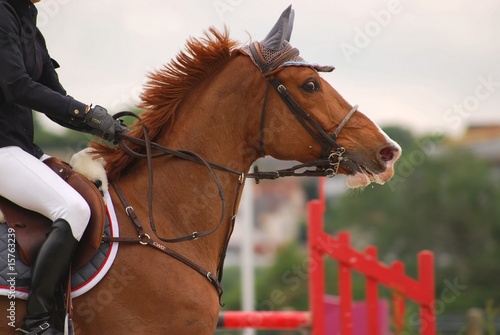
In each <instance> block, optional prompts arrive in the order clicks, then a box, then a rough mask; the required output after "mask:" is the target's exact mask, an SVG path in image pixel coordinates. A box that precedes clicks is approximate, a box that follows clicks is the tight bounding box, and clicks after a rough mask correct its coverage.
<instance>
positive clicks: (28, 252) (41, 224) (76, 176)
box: [0, 157, 106, 270]
mask: <svg viewBox="0 0 500 335" xmlns="http://www.w3.org/2000/svg"><path fill="white" fill-rule="evenodd" d="M44 163H45V164H47V166H49V167H50V168H51V169H52V170H53V171H54V172H55V173H56V174H57V175H59V176H60V177H61V178H62V179H63V180H65V181H66V182H67V183H68V184H69V185H70V186H72V187H73V188H74V189H75V190H76V191H78V192H79V193H80V194H81V195H82V197H83V198H84V199H85V200H86V201H87V203H88V205H89V207H90V209H91V217H90V221H89V224H88V225H87V228H86V230H85V233H84V234H83V236H82V238H81V240H80V242H79V243H78V246H77V249H76V251H75V255H74V256H73V260H72V270H77V269H78V268H79V267H81V266H82V265H84V264H85V263H87V262H88V261H89V260H90V259H91V258H92V257H93V256H94V255H95V253H96V252H97V250H98V248H99V245H100V244H101V239H102V236H103V233H104V224H105V222H106V212H105V211H106V210H105V204H104V200H103V198H102V195H101V193H100V192H99V190H98V189H97V187H96V186H95V185H94V184H93V183H92V182H91V181H90V180H89V179H87V178H86V177H84V176H83V175H81V174H80V173H78V172H76V171H73V169H72V168H71V166H70V165H69V164H67V163H65V162H64V161H62V160H60V159H58V158H55V157H51V158H48V159H46V160H45V161H44ZM28 192H29V190H28ZM0 210H1V211H2V213H3V214H4V217H5V220H6V221H7V225H8V226H9V227H10V228H13V229H14V230H15V235H16V242H17V246H18V250H19V255H20V257H21V260H22V261H23V262H24V263H25V264H27V265H30V266H31V265H33V263H34V261H35V259H36V255H37V254H38V251H39V249H40V247H41V245H42V244H43V242H44V241H45V238H46V236H47V234H48V233H49V231H50V229H51V226H52V221H51V220H50V219H48V218H47V217H45V216H43V215H41V214H39V213H36V212H33V211H30V210H28V209H25V208H23V207H20V206H18V205H16V204H14V203H13V202H11V201H9V200H7V199H5V198H3V197H1V196H0Z"/></svg>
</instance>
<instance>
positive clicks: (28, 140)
mask: <svg viewBox="0 0 500 335" xmlns="http://www.w3.org/2000/svg"><path fill="white" fill-rule="evenodd" d="M36 15H37V10H36V8H35V6H34V5H33V4H32V3H31V1H30V0H0V148H2V147H6V146H18V147H20V148H22V149H23V150H25V151H26V152H28V153H30V154H32V155H34V156H36V157H40V156H41V155H42V154H43V152H42V151H41V149H40V148H39V147H38V146H36V145H35V144H34V143H33V113H32V110H36V111H38V112H41V113H44V114H46V115H47V116H48V117H50V118H51V119H52V120H53V121H55V122H57V123H59V124H61V125H63V126H65V127H68V128H72V129H80V128H81V127H82V122H83V118H84V116H85V110H86V105H85V104H83V103H81V102H79V101H77V100H75V99H73V98H72V97H70V96H67V95H66V91H65V90H64V88H63V87H62V85H61V84H60V83H59V78H58V76H57V73H56V71H55V68H56V67H57V63H56V62H55V61H53V60H52V59H51V58H50V56H49V53H48V51H47V47H46V45H45V40H44V38H43V36H42V33H41V32H40V31H39V30H38V28H37V27H36ZM0 164H1V163H0Z"/></svg>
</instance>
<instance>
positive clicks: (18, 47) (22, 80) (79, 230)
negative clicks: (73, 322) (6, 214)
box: [0, 0, 125, 335]
mask: <svg viewBox="0 0 500 335" xmlns="http://www.w3.org/2000/svg"><path fill="white" fill-rule="evenodd" d="M38 1H40V0H31V1H30V0H0V162H1V164H0V195H1V196H3V197H4V198H7V199H9V200H11V201H12V202H14V203H16V204H18V205H20V206H22V207H25V208H28V209H30V210H32V211H35V212H38V213H40V214H43V215H45V216H46V217H48V218H50V219H51V220H52V221H53V222H54V223H53V225H52V229H51V231H50V232H49V234H48V236H47V239H46V240H45V242H44V243H43V245H42V246H41V248H40V252H39V254H38V257H37V259H36V261H35V263H34V264H33V267H32V277H31V290H30V293H29V296H28V301H27V311H26V312H27V313H26V316H25V318H24V326H23V329H22V330H21V332H22V333H24V334H31V335H36V334H42V333H43V335H58V334H63V333H62V332H60V331H58V330H57V329H55V328H54V326H53V325H52V324H51V323H50V315H51V313H52V312H53V311H54V308H55V303H54V291H55V289H56V287H57V286H58V285H59V283H60V281H61V280H62V277H64V275H65V274H66V273H67V271H68V269H69V261H70V259H71V257H72V254H73V251H74V249H75V247H76V244H77V242H78V241H79V240H80V238H81V237H82V235H83V232H84V230H85V227H86V226H87V223H88V221H89V218H90V209H89V207H88V205H87V204H86V202H85V200H84V199H83V198H82V197H81V196H80V195H79V194H78V193H77V192H76V191H75V190H74V189H73V188H71V187H70V186H68V184H66V182H64V181H63V180H62V179H61V178H60V177H58V176H57V175H56V174H55V173H54V172H53V171H52V170H51V169H50V168H48V167H47V166H46V165H45V164H44V163H43V162H42V161H43V160H44V159H46V158H47V157H48V156H47V155H44V154H43V152H42V150H41V149H40V148H39V147H38V146H37V145H35V144H34V143H33V115H32V110H36V111H38V112H41V113H44V114H46V115H47V116H48V117H49V118H51V119H52V120H53V121H55V122H57V123H59V124H61V125H63V126H65V127H68V128H71V129H75V130H79V131H84V132H88V133H92V134H94V135H98V136H100V137H102V138H104V139H106V140H109V141H112V140H113V139H114V137H115V134H116V133H117V132H122V131H124V130H125V129H124V128H123V127H122V126H121V124H120V123H119V122H118V121H115V120H114V119H113V118H112V117H111V116H110V115H109V114H108V113H107V111H106V110H105V109H104V108H102V107H99V106H96V107H95V108H91V107H89V106H88V105H86V104H84V103H81V102H79V101H77V100H75V99H73V98H72V97H70V96H68V95H66V91H65V90H64V88H63V87H62V86H61V84H60V83H59V79H58V76H57V74H56V72H55V68H57V67H58V64H57V63H56V62H55V61H54V60H52V59H51V58H50V56H49V54H48V51H47V48H46V46H45V40H44V38H43V36H42V34H41V32H40V31H39V30H38V28H37V27H36V16H37V10H36V8H35V6H34V5H33V4H34V3H36V2H38Z"/></svg>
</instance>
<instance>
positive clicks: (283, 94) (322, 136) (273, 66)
mask: <svg viewBox="0 0 500 335" xmlns="http://www.w3.org/2000/svg"><path fill="white" fill-rule="evenodd" d="M248 51H249V52H250V54H251V58H252V60H254V63H255V64H256V65H257V67H258V68H259V69H260V71H261V73H262V75H263V76H264V78H265V79H266V82H267V83H266V92H265V95H264V103H263V105H262V112H261V122H260V141H259V143H260V147H259V154H260V156H261V157H263V156H265V150H264V125H265V116H266V104H267V99H268V95H269V85H271V86H273V87H274V89H275V90H276V92H277V93H278V94H279V96H280V98H281V99H282V100H283V102H284V103H285V104H286V105H287V107H288V109H289V110H290V111H291V112H292V114H293V115H294V116H295V118H296V119H297V120H298V121H299V123H300V124H301V125H302V127H304V129H305V130H307V132H308V133H309V134H310V135H311V136H312V137H313V138H314V139H315V140H316V142H318V143H319V144H320V145H321V156H320V159H325V158H326V159H328V161H329V164H330V167H329V168H327V169H325V170H324V171H325V175H326V176H328V177H333V176H335V175H336V174H338V170H339V167H340V164H341V163H344V164H345V163H347V160H346V158H345V157H344V153H345V148H344V147H342V146H341V145H339V144H338V143H337V137H338V134H339V133H340V131H341V130H342V128H344V126H345V125H346V123H347V122H348V121H349V119H350V118H351V117H352V116H353V115H354V113H356V111H357V108H358V106H357V105H355V106H354V107H353V108H352V109H351V110H350V111H349V113H347V115H346V116H345V117H344V119H343V120H342V121H341V122H340V124H339V125H338V127H337V128H336V129H335V131H334V132H333V133H332V134H331V135H328V134H327V133H326V131H325V130H324V129H323V128H322V127H321V126H320V125H319V124H318V123H317V122H316V121H315V120H314V119H313V118H312V117H311V115H310V114H309V113H307V112H306V111H305V110H304V109H303V108H302V107H301V106H300V105H299V104H298V103H297V102H296V101H295V100H294V99H293V97H292V96H291V95H290V94H289V93H288V90H287V89H286V87H285V85H283V84H282V83H281V82H280V81H279V80H278V78H276V76H275V74H276V73H277V72H279V71H280V70H281V69H283V67H281V68H280V66H282V65H283V64H284V63H286V62H287V61H289V60H291V59H293V58H295V57H296V56H298V54H299V50H298V49H297V48H290V49H289V50H287V51H285V52H283V53H282V54H280V55H279V56H278V57H276V58H275V59H274V60H273V61H272V62H270V63H268V62H267V61H266V60H265V59H264V58H263V56H262V53H261V52H259V43H258V42H254V43H251V44H250V45H249V48H248ZM277 69H278V70H277ZM318 167H319V166H318Z"/></svg>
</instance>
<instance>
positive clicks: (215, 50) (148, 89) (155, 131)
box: [89, 27, 237, 178]
mask: <svg viewBox="0 0 500 335" xmlns="http://www.w3.org/2000/svg"><path fill="white" fill-rule="evenodd" d="M236 45H237V42H236V41H234V40H232V39H230V38H229V32H228V29H227V28H224V31H223V32H219V31H218V30H216V29H215V28H213V27H211V28H209V30H208V32H205V34H204V36H203V37H202V38H199V39H198V38H193V37H190V38H189V39H188V41H187V43H186V46H185V48H184V50H183V51H181V52H180V53H179V54H178V55H177V56H176V58H175V59H172V60H171V61H170V62H169V63H168V64H165V65H164V66H163V67H162V68H160V69H159V70H155V71H152V72H150V73H149V74H148V79H149V80H148V81H147V83H146V84H145V85H144V90H143V92H142V93H141V96H140V98H141V103H140V104H139V106H138V107H139V108H142V109H144V110H145V111H144V112H143V113H142V114H141V119H142V122H141V123H142V125H144V126H145V127H146V129H147V130H148V135H149V138H150V139H152V140H154V139H155V138H156V137H157V136H158V135H159V133H160V132H161V131H162V130H163V131H168V128H169V127H170V126H172V123H173V120H174V118H175V113H176V111H177V109H178V107H179V105H180V104H181V102H182V101H183V99H184V98H185V97H186V95H187V94H188V93H189V92H191V91H192V90H193V89H194V88H196V87H197V86H198V85H200V84H201V83H202V82H203V81H204V80H206V79H207V78H208V77H210V76H211V75H213V74H214V73H216V72H217V71H219V70H220V69H222V68H223V67H224V66H225V65H226V64H227V63H228V62H229V60H231V59H232V56H233V53H232V51H233V50H234V49H235V47H236ZM136 125H137V122H136ZM127 135H129V136H132V137H136V138H141V139H143V138H144V134H143V129H142V127H140V126H139V127H132V130H131V131H130V132H128V133H127ZM89 146H90V147H91V148H92V149H93V150H94V152H95V154H96V155H98V156H101V157H102V158H104V160H105V161H106V172H107V174H108V176H109V177H110V178H118V177H119V176H120V175H121V174H122V173H123V172H124V171H127V170H128V169H129V168H130V167H131V165H132V163H133V161H134V160H135V159H134V158H133V157H131V156H130V155H128V154H127V153H125V152H124V151H123V150H121V149H120V148H119V147H116V146H110V145H108V144H106V143H104V142H102V141H99V142H95V141H92V142H91V143H90V144H89ZM129 146H130V148H132V149H133V150H135V151H139V152H144V150H143V149H144V148H142V147H141V146H138V145H134V144H130V145H129Z"/></svg>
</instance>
